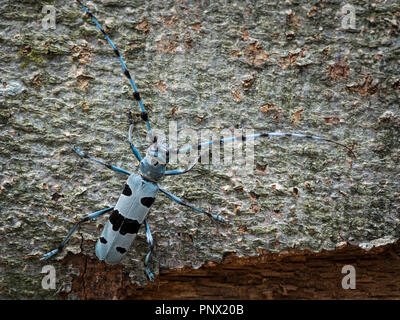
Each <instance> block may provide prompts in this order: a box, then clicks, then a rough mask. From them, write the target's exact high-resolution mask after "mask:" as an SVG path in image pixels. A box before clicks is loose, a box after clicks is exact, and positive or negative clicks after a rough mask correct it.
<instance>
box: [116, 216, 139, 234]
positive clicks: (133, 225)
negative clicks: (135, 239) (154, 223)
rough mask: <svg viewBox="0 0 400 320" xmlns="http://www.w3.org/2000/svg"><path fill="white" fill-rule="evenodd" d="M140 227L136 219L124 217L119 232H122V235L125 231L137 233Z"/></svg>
mask: <svg viewBox="0 0 400 320" xmlns="http://www.w3.org/2000/svg"><path fill="white" fill-rule="evenodd" d="M139 228H140V223H139V221H137V220H132V219H128V218H125V219H124V222H123V223H122V226H121V229H120V230H119V233H120V234H122V235H123V236H124V235H125V234H127V233H131V234H134V233H138V231H139Z"/></svg>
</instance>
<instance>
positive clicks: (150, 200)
mask: <svg viewBox="0 0 400 320" xmlns="http://www.w3.org/2000/svg"><path fill="white" fill-rule="evenodd" d="M154 200H155V198H152V197H143V198H142V199H140V203H141V204H142V205H144V206H145V207H147V208H150V207H151V205H152V204H153V203H154Z"/></svg>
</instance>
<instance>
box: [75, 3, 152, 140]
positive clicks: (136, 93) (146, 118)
mask: <svg viewBox="0 0 400 320" xmlns="http://www.w3.org/2000/svg"><path fill="white" fill-rule="evenodd" d="M75 1H76V2H78V3H79V5H80V6H81V7H82V8H83V10H85V12H86V13H87V14H88V15H89V17H91V18H92V20H93V21H94V23H95V24H96V26H97V28H98V29H99V30H100V31H101V32H102V33H103V35H104V37H105V38H106V40H107V41H108V43H109V44H110V46H111V47H112V48H113V50H114V53H115V54H116V56H117V57H118V59H119V61H120V63H121V65H122V68H123V69H124V75H125V76H126V77H127V78H128V80H129V83H130V84H131V87H132V89H133V97H134V98H135V100H136V101H138V102H139V106H140V110H141V114H140V117H141V118H142V120H143V121H144V122H145V123H146V127H147V132H148V133H151V128H150V123H149V116H148V114H147V112H146V109H145V108H144V105H143V101H142V98H141V97H140V94H139V91H138V89H137V88H136V86H135V83H134V82H133V79H132V76H131V74H130V72H129V70H128V68H127V66H126V64H125V62H124V60H123V59H122V57H121V55H120V53H119V51H118V49H117V47H116V46H115V45H114V43H113V42H112V41H111V39H110V37H109V36H108V35H107V33H106V32H105V31H104V29H103V27H102V26H101V25H100V24H99V23H98V22H97V19H96V18H95V16H94V15H93V14H92V13H91V12H90V11H89V9H88V8H87V7H86V6H85V5H84V4H83V3H82V2H81V1H79V0H75Z"/></svg>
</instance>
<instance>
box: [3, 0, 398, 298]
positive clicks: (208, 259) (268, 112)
mask: <svg viewBox="0 0 400 320" xmlns="http://www.w3.org/2000/svg"><path fill="white" fill-rule="evenodd" d="M48 4H50V5H54V6H55V8H56V10H57V11H56V12H57V16H56V30H51V29H49V30H44V29H43V28H42V24H41V19H42V18H43V17H44V14H43V13H42V8H43V6H44V5H48ZM344 4H345V2H342V1H305V0H304V1H295V0H292V1H266V0H260V1H229V0H227V1H222V0H221V1H190V0H187V1H186V0H182V1H144V0H143V1H141V0H138V1H127V0H122V1H120V0H107V1H106V0H103V1H101V0H96V1H89V2H88V6H89V8H90V9H91V10H92V11H93V13H94V14H95V15H96V16H97V17H98V19H99V21H100V22H101V23H102V24H103V25H104V27H105V29H106V30H107V32H108V33H109V34H110V37H111V38H112V39H113V41H114V43H115V44H116V45H117V46H118V48H119V50H120V52H121V53H123V57H124V59H125V61H126V63H127V65H128V68H129V69H130V71H131V74H132V75H133V77H134V79H135V82H136V85H137V87H138V88H139V90H140V92H141V95H142V98H143V100H144V103H145V105H146V108H147V109H148V110H149V115H150V121H151V124H152V127H153V128H154V129H157V130H159V131H163V132H164V133H166V134H168V128H169V122H170V121H171V120H174V121H176V122H177V126H178V131H182V130H183V129H184V128H190V129H193V130H196V131H200V130H202V129H209V130H212V131H214V132H217V133H220V132H222V130H223V129H232V130H233V129H236V128H251V129H253V130H255V131H282V132H300V133H306V134H314V135H319V136H324V137H327V138H330V139H335V140H338V141H341V142H343V143H345V144H346V145H348V146H350V147H352V148H353V149H354V151H355V152H356V154H357V160H355V161H354V160H353V159H352V158H351V157H350V156H349V155H348V154H347V153H346V151H345V150H344V149H343V148H339V147H336V146H333V145H330V144H323V143H310V142H307V141H300V140H297V139H286V138H284V139H282V138H276V139H272V138H271V139H268V140H263V141H259V142H257V143H256V145H255V151H256V152H255V167H256V169H255V170H254V171H253V172H250V173H249V174H246V175H240V174H239V173H238V170H239V169H240V164H234V165H229V166H223V165H221V166H210V165H198V166H196V167H195V169H193V171H192V172H190V173H188V174H186V175H185V176H181V177H176V178H166V179H165V180H164V181H163V182H162V185H163V186H165V187H166V189H167V190H169V191H171V192H172V193H174V194H176V195H177V196H179V197H182V198H184V199H185V200H186V201H187V202H189V203H191V204H193V205H195V206H198V207H201V208H204V209H206V210H212V211H213V212H216V213H221V214H222V215H223V216H224V217H226V218H228V219H229V220H230V221H231V224H230V225H221V224H218V223H215V222H213V221H210V220H209V219H207V218H206V217H203V216H201V215H198V214H194V213H193V212H191V211H189V210H186V208H182V207H181V206H179V205H177V204H173V203H171V202H170V201H169V199H167V198H165V197H164V196H163V195H159V196H158V198H157V200H156V202H155V204H154V205H153V207H152V209H151V213H150V215H149V217H148V221H149V224H150V228H151V230H152V233H153V237H154V239H155V246H156V252H155V255H154V257H153V259H152V261H151V268H152V269H153V270H154V271H155V274H156V276H157V280H156V283H155V284H154V285H153V284H147V281H146V277H145V273H144V266H143V260H144V257H145V255H146V253H147V250H148V247H147V243H146V237H145V233H144V230H143V228H142V229H141V230H140V231H139V236H138V238H137V241H136V242H135V246H134V247H133V248H132V250H131V251H130V252H129V254H128V256H127V258H126V259H125V260H124V261H123V262H122V264H121V265H118V266H105V265H104V264H103V263H101V262H99V261H98V260H97V259H96V258H95V255H94V243H95V241H96V239H97V237H98V235H99V232H100V231H101V227H102V225H104V223H105V221H106V217H102V218H101V219H99V220H98V221H96V222H92V223H88V224H85V225H84V226H82V227H81V228H80V230H79V232H77V233H76V234H75V235H74V236H73V238H72V239H71V241H70V242H69V243H68V246H67V248H66V249H65V250H64V252H63V253H62V254H60V255H59V256H58V257H56V258H55V259H53V260H50V261H47V262H44V263H43V262H40V261H39V258H40V257H41V256H42V255H43V254H44V253H45V252H47V251H49V250H52V249H54V248H55V247H57V246H58V244H59V243H60V241H61V240H62V239H63V237H64V236H65V235H66V234H67V232H68V230H69V229H70V228H71V227H72V224H73V223H74V222H75V221H76V220H77V219H79V218H82V217H84V216H86V215H87V214H89V213H91V212H94V211H96V210H100V209H103V208H105V207H108V206H112V205H114V204H115V202H116V200H117V199H118V196H119V193H120V192H121V191H122V188H123V184H124V180H125V179H126V177H125V176H122V175H119V174H115V173H114V172H112V171H110V170H107V169H106V168H104V167H100V166H98V165H96V164H94V163H90V162H87V161H85V160H83V159H80V158H79V157H78V156H77V155H76V154H75V153H74V152H73V151H72V150H71V147H70V144H71V143H73V144H76V145H77V146H79V147H80V148H81V149H82V150H83V151H86V152H89V153H90V155H92V156H93V157H96V158H99V159H102V160H104V161H106V162H108V163H111V164H114V165H116V166H119V167H122V168H124V169H126V170H130V171H135V170H136V166H137V162H136V160H135V159H134V157H133V156H132V154H131V152H130V150H129V147H128V144H127V129H128V120H127V115H126V113H127V110H129V109H131V110H132V111H133V112H134V113H135V114H136V115H138V114H139V110H138V107H137V103H136V101H135V100H134V99H133V98H132V91H131V88H130V87H129V83H128V82H127V80H126V78H125V77H124V76H123V75H122V69H121V67H120V65H119V63H118V60H117V59H116V57H115V55H114V53H113V51H112V49H111V48H110V47H109V46H108V44H107V42H106V41H105V40H104V38H103V36H102V34H101V33H99V32H98V30H97V29H96V28H95V26H94V24H93V22H91V21H90V19H89V18H88V17H87V16H85V15H83V14H82V10H81V9H80V8H79V7H78V6H77V5H76V4H75V3H74V2H73V1H68V0H64V1H60V0H57V1H54V2H51V3H48V2H47V1H46V2H45V1H33V0H31V1H28V0H25V1H6V0H2V1H0V44H1V49H0V70H1V82H2V83H1V84H0V130H1V133H0V161H1V166H2V168H1V176H0V202H1V207H0V218H1V219H0V237H1V239H0V297H1V298H9V297H13V298H18V299H32V298H35V299H38V298H45V299H54V298H67V299H73V298H97V299H101V298H114V297H116V298H121V299H122V298H150V297H152V296H154V297H159V298H164V297H165V296H164V295H163V294H164V292H165V287H166V285H167V284H169V283H171V286H172V287H173V288H175V289H176V290H177V291H176V292H178V291H179V290H180V289H181V290H180V291H181V293H179V294H178V293H177V295H176V296H175V297H180V298H209V297H212V298H217V297H233V298H235V297H240V298H251V299H253V298H260V299H265V298H285V297H290V298H324V297H326V298H352V297H355V298H361V297H372V298H398V292H399V290H398V289H399V281H398V277H397V276H396V272H397V274H398V262H397V263H396V261H397V260H396V257H397V256H398V252H399V251H398V243H397V240H398V239H399V237H400V220H399V219H400V213H399V208H400V201H399V198H400V194H399V175H400V170H399V139H398V137H399V116H398V102H399V91H400V78H399V74H400V72H399V71H400V61H399V51H400V48H399V45H400V40H399V33H400V31H399V19H400V17H399V15H400V5H399V3H398V1H381V2H376V1H352V2H351V4H352V5H353V6H354V8H355V10H356V28H355V29H354V30H353V29H349V30H345V29H343V28H342V27H341V23H342V18H343V15H342V14H341V13H340V12H341V7H342V6H343V5H344ZM145 135H146V131H145V127H144V125H143V123H141V122H140V121H139V118H138V120H137V125H136V128H135V132H134V140H135V142H136V143H137V145H138V147H139V149H140V151H141V152H145V149H146V146H147V143H146V142H145ZM202 140H203V141H204V139H202ZM350 245H351V246H350ZM343 246H344V247H343ZM349 246H350V247H349ZM374 247H377V248H374ZM390 248H392V249H391V250H389V249H390ZM369 250H370V251H369ZM286 251H288V252H289V253H288V254H285V255H284V257H282V256H281V255H280V253H281V252H286ZM228 255H229V257H228V258H225V259H224V257H227V256H228ZM342 258H343V260H344V261H343V262H345V263H344V264H347V263H349V264H353V263H354V264H355V267H356V270H357V268H360V270H359V274H360V275H361V279H362V280H361V283H360V284H359V285H358V286H357V289H356V290H351V291H342V290H343V289H341V288H340V287H339V286H340V281H339V280H340V279H341V278H342V277H343V274H341V272H340V266H341V265H342V264H341V259H342ZM354 259H356V260H354ZM354 261H356V262H354ZM286 262H287V263H286ZM332 262H333V263H334V266H331V265H330V264H331V263H332ZM359 262H360V263H359ZM45 264H51V265H53V266H54V267H55V269H56V271H57V290H53V291H52V290H44V289H42V287H41V280H42V277H43V275H41V274H40V271H41V269H42V267H43V265H45ZM205 264H206V265H205ZM209 264H211V265H212V266H211V267H210V266H209ZM243 266H244V267H243ZM295 267H296V268H300V269H301V270H303V271H304V273H303V274H299V273H296V272H294V271H291V270H293V269H291V268H295ZM182 268H183V269H182ZM314 270H316V271H315V272H316V273H314ZM391 270H393V271H391ZM226 274H228V275H229V276H228V278H226ZM388 274H390V275H391V276H392V278H393V279H394V280H393V284H392V285H391V284H390V283H388V279H390V278H389V277H390V276H389V275H388ZM364 275H365V276H364ZM286 277H287V278H286ZM105 279H106V280H107V281H104V280H105ZM229 279H230V280H232V281H231V282H230V281H228V282H227V280H229ZM325 279H326V280H325ZM286 280H287V281H286ZM307 281H310V282H312V283H313V284H315V285H311V289H310V290H308V289H307V288H308V287H307V286H306V285H305V282H307ZM213 283H215V285H214V286H213ZM279 283H283V287H279ZM239 285H240V288H241V289H238V290H239V292H238V293H237V295H236V296H232V295H233V293H231V290H232V288H237V287H238V286H239ZM285 286H286V287H285ZM98 288H99V289H98ZM108 288H112V290H110V291H108ZM156 288H160V289H159V291H157V290H158V289H156ZM285 288H286V289H285ZM396 292H397V293H396ZM231 294H232V295H231ZM167 297H168V296H167Z"/></svg>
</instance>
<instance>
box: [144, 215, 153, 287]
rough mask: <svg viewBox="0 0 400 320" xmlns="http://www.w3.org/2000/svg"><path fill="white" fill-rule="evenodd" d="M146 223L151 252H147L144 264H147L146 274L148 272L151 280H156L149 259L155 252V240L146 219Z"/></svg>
mask: <svg viewBox="0 0 400 320" xmlns="http://www.w3.org/2000/svg"><path fill="white" fill-rule="evenodd" d="M144 224H145V227H146V238H147V243H148V244H149V246H150V250H149V252H148V253H147V255H146V258H145V259H144V266H145V268H146V274H147V276H148V277H149V279H150V280H151V281H154V275H153V273H152V272H151V270H150V267H149V260H150V257H151V255H152V253H153V250H154V242H153V237H152V235H151V232H150V228H149V225H148V223H147V221H146V220H144Z"/></svg>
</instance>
